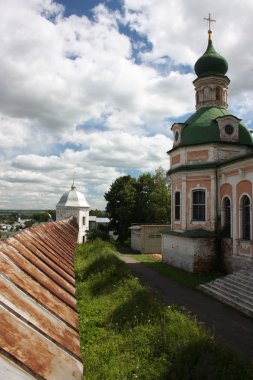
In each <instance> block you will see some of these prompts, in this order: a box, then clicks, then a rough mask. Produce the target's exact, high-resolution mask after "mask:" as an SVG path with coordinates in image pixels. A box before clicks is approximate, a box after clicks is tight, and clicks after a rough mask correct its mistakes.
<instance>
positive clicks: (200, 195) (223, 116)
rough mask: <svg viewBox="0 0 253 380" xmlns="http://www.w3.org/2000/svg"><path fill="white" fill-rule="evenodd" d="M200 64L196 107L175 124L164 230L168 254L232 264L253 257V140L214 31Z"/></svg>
mask: <svg viewBox="0 0 253 380" xmlns="http://www.w3.org/2000/svg"><path fill="white" fill-rule="evenodd" d="M208 35H209V37H208V46H207V50H206V52H205V53H204V54H203V55H202V56H201V57H200V58H199V59H198V61H197V62H196V64H195V67H194V69H195V72H196V75H197V78H196V79H195V80H194V82H193V84H194V87H195V93H196V112H195V113H194V114H193V115H192V116H191V117H190V118H189V119H188V120H186V121H185V122H184V123H175V124H173V126H172V132H173V134H174V143H173V148H172V149H171V150H170V151H169V152H168V154H169V156H170V170H169V172H168V175H169V177H170V180H171V194H172V205H173V207H172V211H171V230H167V231H166V230H165V231H163V233H162V251H163V260H164V261H166V262H168V263H170V264H172V265H174V266H177V267H181V268H184V269H186V270H189V271H191V272H202V271H206V270H209V269H211V268H213V267H214V266H216V265H217V264H219V265H223V267H224V268H225V270H226V271H228V272H232V271H235V270H237V269H241V268H245V267H249V266H252V265H253V241H252V240H253V220H252V201H253V142H252V137H251V133H250V131H249V130H248V129H247V127H246V126H245V125H244V124H243V122H242V121H241V119H239V118H238V117H237V116H235V115H233V114H231V113H230V112H229V111H228V87H229V83H230V80H229V78H228V77H227V76H226V72H227V70H228V64H227V61H226V60H225V58H223V57H222V56H221V55H220V54H218V53H217V52H216V51H215V49H214V47H213V43H212V31H211V30H210V28H209V31H208Z"/></svg>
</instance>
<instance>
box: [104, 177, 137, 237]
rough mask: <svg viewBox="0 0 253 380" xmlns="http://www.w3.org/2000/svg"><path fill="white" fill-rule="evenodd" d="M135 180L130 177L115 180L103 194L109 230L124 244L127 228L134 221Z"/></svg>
mask: <svg viewBox="0 0 253 380" xmlns="http://www.w3.org/2000/svg"><path fill="white" fill-rule="evenodd" d="M135 184H136V180H135V179H134V178H132V177H131V176H129V175H128V176H123V177H119V178H117V179H116V180H115V181H114V182H113V183H112V185H111V187H110V190H109V191H108V192H107V193H105V200H106V201H107V206H106V212H107V213H108V215H109V218H110V219H111V222H110V228H112V229H113V230H114V231H115V232H116V233H117V234H118V235H119V238H118V239H119V240H120V241H121V242H124V241H125V240H126V239H127V238H128V236H129V233H130V232H129V226H130V225H131V223H132V221H133V219H134V211H135V204H136V188H135Z"/></svg>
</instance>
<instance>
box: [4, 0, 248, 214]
mask: <svg viewBox="0 0 253 380" xmlns="http://www.w3.org/2000/svg"><path fill="white" fill-rule="evenodd" d="M124 5H125V15H121V14H120V13H119V12H117V11H115V12H112V11H109V10H108V9H107V8H106V6H105V5H103V4H99V5H98V6H97V7H96V8H95V9H94V13H93V18H88V17H87V16H85V15H83V16H82V17H79V16H75V15H72V16H70V17H65V16H64V8H63V7H62V6H61V5H60V4H58V3H57V2H56V1H55V2H54V1H51V0H23V1H22V2H20V1H19V0H9V1H8V2H4V1H1V0H0V33H1V44H0V56H1V57H2V58H1V60H0V72H1V77H0V148H1V151H0V154H1V171H0V188H1V192H0V207H9V208H10V207H28V208H37V207H44V208H46V207H49V206H50V207H53V206H54V205H55V204H56V202H57V201H58V198H59V197H60V195H61V193H62V192H63V191H65V190H67V189H68V188H69V186H70V185H71V181H72V177H73V172H74V171H75V172H76V181H77V185H78V186H79V188H80V190H82V191H84V192H85V194H86V197H87V199H88V201H89V203H90V204H91V206H92V207H93V208H95V207H102V206H103V205H104V200H103V193H104V191H105V190H107V189H108V188H109V186H110V184H111V182H112V181H113V180H115V179H116V178H117V177H118V176H120V175H123V174H126V173H128V172H131V171H132V170H134V171H140V172H143V171H150V170H155V168H157V167H158V166H162V167H164V168H165V169H168V165H169V161H168V157H167V155H166V151H167V150H169V149H170V147H171V140H170V138H169V136H170V122H169V121H168V120H170V119H171V120H172V119H173V120H175V119H176V118H178V117H180V116H182V115H183V114H186V113H188V112H192V111H194V90H193V86H192V81H193V80H194V78H195V76H194V74H192V73H183V72H184V69H185V67H184V66H183V65H186V66H187V67H188V66H189V67H191V66H193V64H194V62H195V61H196V59H197V58H198V57H199V56H200V55H201V54H202V53H203V52H204V50H205V48H206V44H207V33H206V31H207V25H206V24H205V22H204V21H203V17H206V16H207V15H208V13H209V11H210V10H209V7H210V2H208V1H206V0H204V1H202V2H201V4H200V2H199V1H197V0H192V1H186V0H170V1H167V2H160V3H159V6H158V5H157V1H155V0H147V1H145V2H143V1H142V0H125V1H124ZM212 11H213V16H214V17H215V18H216V19H217V22H216V23H215V28H214V29H215V32H214V45H215V47H216V49H217V50H218V51H220V52H221V54H222V55H224V56H225V57H226V58H227V60H228V62H229V72H228V76H229V77H230V78H231V82H232V83H231V85H230V99H229V100H230V104H231V107H232V110H233V112H234V113H235V114H236V113H238V114H239V116H240V117H242V118H243V117H244V116H245V117H246V119H247V120H248V121H251V120H253V115H252V100H253V90H252V88H253V71H252V69H253V66H252V64H251V62H252V61H253V47H252V43H251V19H250V17H249V15H250V14H252V11H253V3H251V2H250V1H249V0H243V1H241V2H240V3H238V2H235V0H233V1H228V0H224V1H223V2H220V1H217V0H214V1H213V2H212ZM238 14H240V17H238ZM122 24H125V28H127V27H130V28H131V29H132V30H135V31H136V32H137V33H139V34H141V35H142V37H143V41H142V40H141V39H140V40H139V41H137V40H136V39H134V38H133V36H129V35H127V34H124V33H123V32H122V29H121V26H122ZM144 37H145V38H146V40H147V41H148V42H149V43H150V45H149V46H150V47H151V48H150V49H148V50H145V49H144V50H143V47H144V46H145V39H144ZM135 49H140V50H139V54H138V56H137V57H136V56H134V55H133V54H134V52H135V54H136V50H135ZM135 58H137V59H138V60H139V64H137V63H136V61H135ZM161 67H164V68H165V69H164V70H162V69H161ZM188 71H189V70H188ZM188 71H187V72H188ZM81 126H82V127H81ZM75 147H76V148H77V147H78V150H77V151H75V149H76V148H75ZM8 202H9V203H8ZM7 205H8V206H7Z"/></svg>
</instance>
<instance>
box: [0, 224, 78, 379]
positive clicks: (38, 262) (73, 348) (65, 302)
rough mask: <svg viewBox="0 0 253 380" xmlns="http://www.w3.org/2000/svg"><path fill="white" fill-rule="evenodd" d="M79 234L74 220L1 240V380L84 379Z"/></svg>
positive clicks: (37, 227)
mask: <svg viewBox="0 0 253 380" xmlns="http://www.w3.org/2000/svg"><path fill="white" fill-rule="evenodd" d="M77 236H78V225H77V224H76V222H75V220H74V219H73V218H72V219H68V220H64V221H59V222H52V223H47V224H42V225H38V226H36V227H33V228H30V229H28V230H25V231H23V232H21V233H19V234H17V235H14V236H12V237H9V238H8V239H5V240H2V241H1V242H0V290H1V292H0V379H6V380H7V379H8V380H12V379H13V380H14V379H18V380H20V379H22V380H28V379H48V380H58V379H59V380H80V379H82V370H83V366H82V362H81V356H80V340H79V335H78V322H77V312H76V299H75V279H74V264H73V263H74V250H75V245H76V241H77Z"/></svg>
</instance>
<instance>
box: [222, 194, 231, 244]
mask: <svg viewBox="0 0 253 380" xmlns="http://www.w3.org/2000/svg"><path fill="white" fill-rule="evenodd" d="M223 228H224V233H225V236H227V237H231V204H230V199H229V198H228V197H225V198H224V200H223Z"/></svg>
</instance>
